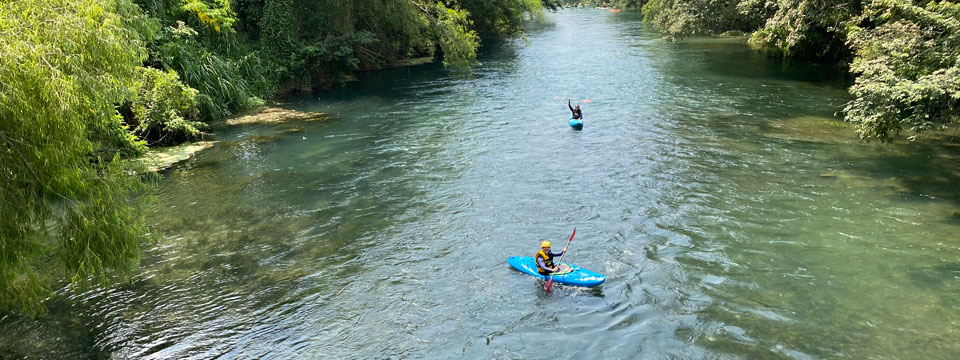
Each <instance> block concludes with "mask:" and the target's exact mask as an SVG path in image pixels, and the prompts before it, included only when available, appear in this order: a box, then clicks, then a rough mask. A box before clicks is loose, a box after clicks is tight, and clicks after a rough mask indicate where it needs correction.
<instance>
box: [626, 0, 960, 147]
mask: <svg viewBox="0 0 960 360" xmlns="http://www.w3.org/2000/svg"><path fill="white" fill-rule="evenodd" d="M614 4H616V5H617V6H620V7H627V8H642V10H643V13H644V18H645V19H646V20H647V21H650V22H652V23H653V24H654V25H655V26H656V27H657V28H658V29H659V30H660V31H661V32H663V34H664V35H665V36H666V37H667V38H670V39H677V38H682V37H685V36H690V35H697V34H721V33H725V32H732V33H740V32H742V33H749V34H750V43H751V44H753V45H755V46H757V47H758V48H759V49H761V50H762V51H766V52H769V53H770V54H772V55H774V56H780V57H784V58H792V59H802V60H811V61H819V62H839V63H844V64H849V65H850V70H851V72H852V73H854V74H855V75H856V82H855V84H854V85H853V86H852V87H851V88H850V93H851V94H852V95H853V96H854V99H853V100H852V101H850V102H849V103H848V104H847V105H846V107H845V108H844V109H843V114H844V115H845V118H846V120H847V121H850V122H852V123H854V124H856V125H857V130H858V132H859V133H860V136H861V138H863V139H866V140H871V139H874V140H880V141H885V142H886V141H893V140H894V139H896V137H897V136H898V135H901V134H906V135H909V136H910V138H911V139H913V138H915V137H916V136H917V135H920V134H923V133H924V132H926V131H929V130H944V129H946V128H948V127H950V126H952V125H955V124H956V123H957V121H958V120H960V112H958V110H960V109H958V106H960V76H958V75H960V68H958V66H960V31H958V30H960V5H958V4H957V3H956V2H955V1H946V0H945V1H928V0H917V1H909V0H871V1H861V0H776V1H765V0H647V1H641V0H616V1H614Z"/></svg>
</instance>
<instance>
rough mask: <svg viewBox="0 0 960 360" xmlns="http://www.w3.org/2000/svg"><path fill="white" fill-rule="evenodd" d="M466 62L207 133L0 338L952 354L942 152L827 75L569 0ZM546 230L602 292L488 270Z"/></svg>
mask: <svg viewBox="0 0 960 360" xmlns="http://www.w3.org/2000/svg"><path fill="white" fill-rule="evenodd" d="M480 60H481V61H482V63H483V65H482V66H480V67H478V68H476V69H475V70H474V71H473V72H472V73H467V74H464V73H451V72H449V71H447V70H445V69H443V68H442V67H440V66H438V65H427V66H421V67H416V68H409V69H396V70H391V71H382V72H376V73H370V74H365V75H364V76H363V79H362V81H360V82H358V83H354V84H350V85H349V86H348V87H346V88H344V89H340V90H336V91H332V92H327V93H322V94H315V95H313V96H304V97H300V98H291V99H289V101H290V106H291V107H293V108H297V109H301V110H311V111H324V112H327V113H329V114H331V115H334V118H333V119H331V120H328V121H325V122H320V123H289V124H280V125H259V126H258V125H251V126H242V127H237V128H233V129H230V130H226V131H222V132H221V133H220V134H219V135H220V137H221V140H222V141H221V142H220V143H218V144H217V145H215V146H214V147H213V148H211V149H210V150H207V151H205V152H203V153H201V154H199V155H198V156H196V157H195V158H194V159H191V160H189V161H188V162H186V163H185V164H183V165H181V166H179V167H177V168H175V169H174V170H171V171H168V172H166V173H165V176H164V178H163V180H162V181H161V182H160V184H159V187H158V188H157V189H156V196H157V201H156V202H155V203H154V204H153V205H152V206H151V207H150V208H149V209H148V210H147V216H148V222H149V223H150V224H151V226H152V229H154V231H155V232H156V233H159V234H162V236H161V237H160V239H159V240H158V241H156V242H149V243H145V244H144V249H145V251H146V256H145V259H144V261H143V266H142V272H141V273H140V274H139V275H138V276H136V278H135V279H134V281H133V282H131V283H129V284H121V285H116V286H112V287H110V288H105V289H103V288H98V289H91V290H89V291H86V292H82V293H77V294H73V293H70V292H69V291H66V290H64V291H61V293H62V294H63V296H62V297H61V298H59V299H58V300H56V301H54V302H53V303H51V304H50V307H51V313H50V315H48V316H47V317H46V318H44V319H42V320H40V321H31V320H25V319H22V318H19V317H16V316H6V317H4V318H3V319H2V320H0V330H2V333H3V334H4V336H3V339H2V340H0V357H25V356H26V357H42V358H78V357H103V358H121V359H125V358H177V359H184V358H214V357H222V358H300V357H308V358H309V357H313V358H458V357H466V358H547V357H555V356H564V357H566V358H658V359H659V358H695V359H700V358H721V359H736V358H744V359H754V358H793V359H814V358H839V357H845V358H853V359H863V358H873V359H879V358H884V359H951V358H958V357H960V345H958V342H957V339H960V333H958V332H960V315H958V314H960V312H958V310H960V289H958V287H960V244H958V241H957V239H958V238H960V237H958V229H960V190H958V188H957V185H956V184H958V183H960V171H958V170H957V169H960V166H958V165H960V147H958V146H944V145H942V144H934V145H930V144H925V143H918V144H909V145H904V144H899V145H892V146H886V145H877V144H863V143H860V142H859V141H858V140H857V139H856V136H855V134H853V132H852V130H851V129H850V128H849V127H847V126H845V125H844V124H842V123H838V122H836V118H835V117H834V115H833V113H834V112H836V111H837V110H838V109H839V108H840V107H842V105H843V104H844V103H845V102H846V101H847V100H848V99H849V98H848V95H847V94H846V92H845V88H844V86H845V85H847V82H848V81H849V80H848V79H845V78H844V77H843V76H842V74H843V69H838V68H834V67H829V66H818V65H810V64H802V63H792V64H790V63H783V62H779V61H776V60H773V59H769V58H766V57H764V56H763V55H761V54H758V53H755V52H753V51H751V50H750V49H749V48H748V47H747V46H746V45H745V41H744V39H742V38H729V39H714V38H696V39H690V40H687V41H684V42H681V43H677V44H669V43H663V42H661V41H660V40H659V38H658V37H657V35H656V33H655V31H654V30H653V29H651V28H649V27H648V26H647V25H644V24H643V23H641V22H640V21H639V18H638V17H637V16H636V15H634V14H628V13H622V14H612V13H609V12H606V11H598V10H593V9H572V10H563V11H561V12H559V13H556V14H547V15H546V17H545V21H544V23H543V24H540V25H534V26H531V27H530V29H529V30H528V35H527V41H522V40H518V41H515V42H511V43H508V44H504V45H498V46H489V47H488V48H487V49H485V53H484V55H483V56H481V59H480ZM556 97H572V98H575V99H589V100H591V101H590V102H589V103H587V102H583V103H582V107H583V112H584V118H585V126H584V129H583V131H573V130H571V129H570V128H569V126H567V124H566V122H567V118H568V116H569V112H568V110H567V109H566V104H565V102H564V101H562V100H559V99H557V98H556ZM574 227H576V228H577V236H576V238H574V240H573V243H572V245H571V246H570V253H569V256H567V257H566V259H565V260H566V261H569V262H573V263H576V264H578V265H580V266H583V267H585V268H587V269H591V270H594V271H598V272H601V273H604V274H606V275H607V278H608V280H607V283H606V284H605V285H603V286H602V287H600V288H593V289H581V288H575V287H565V286H558V287H555V288H554V290H553V292H551V293H545V292H544V291H543V290H542V283H538V282H537V281H535V280H533V279H532V278H530V277H527V276H525V275H522V274H520V273H518V272H516V271H513V270H511V269H509V268H508V267H507V265H506V258H507V257H509V256H514V255H533V253H534V252H536V250H537V247H538V244H539V243H540V241H542V240H551V241H552V242H554V243H555V244H558V245H559V244H562V243H564V242H565V241H566V239H567V237H568V236H569V234H570V231H572V230H573V228H574ZM557 248H559V246H558V247H557ZM12 334H22V335H23V336H14V335H12Z"/></svg>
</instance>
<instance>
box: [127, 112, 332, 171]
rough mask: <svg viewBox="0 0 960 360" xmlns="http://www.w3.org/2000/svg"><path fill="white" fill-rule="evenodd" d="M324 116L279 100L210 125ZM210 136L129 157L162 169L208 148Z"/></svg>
mask: <svg viewBox="0 0 960 360" xmlns="http://www.w3.org/2000/svg"><path fill="white" fill-rule="evenodd" d="M327 119H329V116H327V115H326V114H324V113H321V112H315V111H297V110H292V109H287V108H284V107H282V106H281V104H270V105H264V106H260V107H258V108H255V109H252V110H250V111H246V112H243V113H241V114H238V115H237V116H234V117H231V118H229V119H227V120H225V121H224V122H223V123H221V124H218V125H214V127H215V128H225V127H231V126H244V125H255V124H281V123H286V122H292V121H298V122H318V121H325V120H327ZM213 138H214V140H202V141H194V142H187V143H183V144H179V145H174V146H163V147H156V148H151V149H150V150H148V151H147V152H146V153H145V154H143V155H141V156H139V157H137V158H135V159H133V161H135V162H139V163H140V164H142V165H143V166H144V167H145V168H146V169H147V170H148V171H151V172H162V171H165V170H167V169H170V168H171V167H173V166H174V165H176V164H178V163H181V162H183V161H186V160H188V159H190V158H192V157H193V156H194V155H196V154H198V153H200V152H201V151H204V150H206V149H209V148H210V147H212V146H213V145H214V144H216V143H217V142H218V140H216V135H215V133H214V136H213Z"/></svg>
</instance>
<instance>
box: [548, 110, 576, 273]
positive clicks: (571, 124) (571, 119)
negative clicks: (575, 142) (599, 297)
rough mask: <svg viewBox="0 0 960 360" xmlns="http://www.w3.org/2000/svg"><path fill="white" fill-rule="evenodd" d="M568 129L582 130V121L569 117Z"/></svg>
mask: <svg viewBox="0 0 960 360" xmlns="http://www.w3.org/2000/svg"><path fill="white" fill-rule="evenodd" d="M570 127H572V128H573V129H574V130H583V119H574V118H573V116H572V115H571V116H570ZM553 281H557V280H556V277H554V280H553Z"/></svg>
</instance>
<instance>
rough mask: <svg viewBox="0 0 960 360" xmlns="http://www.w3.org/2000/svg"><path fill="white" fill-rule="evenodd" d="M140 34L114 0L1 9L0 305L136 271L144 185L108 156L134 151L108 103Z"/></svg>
mask: <svg viewBox="0 0 960 360" xmlns="http://www.w3.org/2000/svg"><path fill="white" fill-rule="evenodd" d="M149 28H150V26H149V22H146V21H145V19H143V18H142V16H141V14H140V12H139V9H137V7H136V6H134V5H132V4H131V3H129V2H127V1H125V0H23V1H4V2H0V143H2V145H0V207H2V209H3V212H2V213H0V308H2V309H4V310H20V311H23V312H25V313H27V314H30V315H36V314H39V313H42V312H43V311H44V307H43V305H42V301H43V300H44V299H45V298H46V297H48V296H50V295H51V290H50V288H49V285H48V284H49V282H48V281H47V279H56V278H58V277H59V276H62V275H64V274H65V275H67V276H68V277H69V278H71V279H72V280H73V281H74V282H84V281H86V280H88V279H91V278H92V279H99V280H105V279H107V277H108V275H109V274H125V273H128V272H129V271H131V270H132V269H134V268H135V267H136V265H137V262H138V261H139V258H140V252H139V249H138V246H139V242H140V239H141V238H142V236H143V234H144V225H143V221H142V217H141V216H140V214H139V212H138V211H137V207H136V206H132V205H135V204H131V199H130V197H129V195H130V194H131V192H133V191H137V190H139V189H141V188H142V186H143V183H142V182H141V181H140V179H139V178H137V177H131V176H128V175H127V174H126V170H125V169H124V168H123V165H122V164H121V162H119V161H117V158H118V156H119V155H120V150H121V149H127V150H133V151H137V150H142V149H143V144H142V143H141V142H138V141H137V140H136V139H135V137H133V136H132V135H130V134H129V133H128V132H127V131H126V129H125V127H124V126H123V124H122V123H121V119H120V116H119V115H118V114H117V110H116V107H115V104H118V103H120V102H121V101H123V99H124V98H128V97H129V96H130V95H131V94H130V91H129V89H131V88H133V87H134V83H135V80H136V76H137V73H136V70H135V69H136V66H137V65H139V64H140V62H141V61H142V60H143V58H144V56H145V54H144V52H143V41H142V40H141V37H140V34H142V33H147V32H149ZM136 201H137V200H133V202H136Z"/></svg>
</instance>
